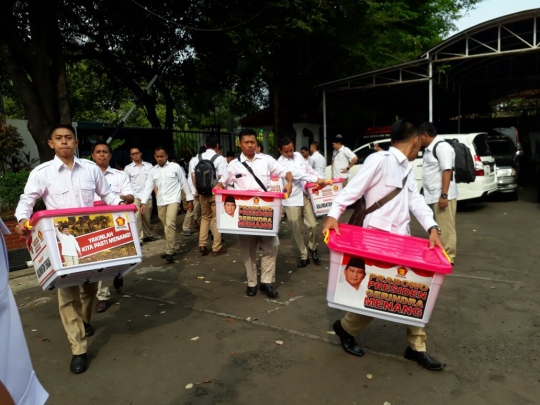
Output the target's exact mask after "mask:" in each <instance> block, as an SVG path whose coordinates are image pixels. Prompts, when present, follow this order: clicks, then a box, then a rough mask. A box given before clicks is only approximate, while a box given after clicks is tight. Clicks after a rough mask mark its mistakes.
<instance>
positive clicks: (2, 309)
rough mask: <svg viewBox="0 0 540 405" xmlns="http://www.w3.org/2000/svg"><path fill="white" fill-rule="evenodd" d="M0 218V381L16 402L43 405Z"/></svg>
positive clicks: (6, 232)
mask: <svg viewBox="0 0 540 405" xmlns="http://www.w3.org/2000/svg"><path fill="white" fill-rule="evenodd" d="M9 233H10V232H9V230H8V228H7V227H6V226H5V225H4V222H2V219H0V381H2V384H4V386H5V387H6V389H7V390H8V392H9V394H10V396H11V398H12V399H13V402H14V403H15V404H17V405H43V404H44V403H45V401H47V397H48V396H49V395H48V394H47V392H46V391H45V390H44V389H43V387H42V386H41V384H40V383H39V381H38V379H37V377H36V373H35V372H34V368H33V367H32V361H31V360H30V354H29V352H28V346H27V345H26V340H25V337H24V332H23V328H22V323H21V318H20V316H19V307H18V306H17V303H16V302H15V299H14V298H13V293H12V292H11V289H10V288H9V279H8V274H9V263H8V252H7V248H6V242H5V240H4V236H3V235H9Z"/></svg>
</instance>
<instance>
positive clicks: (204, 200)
mask: <svg viewBox="0 0 540 405" xmlns="http://www.w3.org/2000/svg"><path fill="white" fill-rule="evenodd" d="M199 200H200V204H201V229H200V231H199V246H206V242H207V241H208V229H209V228H210V227H212V234H213V235H214V243H213V244H212V250H213V251H214V252H217V251H218V250H221V248H222V244H221V234H220V233H219V232H218V230H217V225H216V220H215V218H216V198H215V196H213V195H200V196H199Z"/></svg>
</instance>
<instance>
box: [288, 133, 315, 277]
mask: <svg viewBox="0 0 540 405" xmlns="http://www.w3.org/2000/svg"><path fill="white" fill-rule="evenodd" d="M279 152H280V153H281V156H280V157H279V159H278V163H279V164H281V165H282V166H283V167H285V168H286V169H287V170H288V171H290V172H291V174H292V177H293V183H292V193H291V195H289V198H286V199H284V200H283V202H282V204H283V209H284V210H285V213H286V214H287V220H288V221H289V224H290V225H291V229H292V233H293V236H294V240H295V241H296V245H297V246H298V249H299V250H300V261H299V262H298V267H306V266H307V265H308V264H309V257H308V249H309V253H310V254H311V257H312V259H313V262H314V263H315V264H321V258H320V256H319V253H318V252H317V232H316V228H317V220H316V219H315V213H314V212H313V207H312V206H311V201H310V200H309V197H308V196H307V195H306V192H305V190H306V188H305V186H306V183H317V184H318V185H319V186H321V187H322V186H324V184H325V181H324V179H323V178H320V177H319V176H318V175H317V172H316V171H315V170H313V169H312V168H311V167H310V166H309V165H308V164H307V163H306V161H305V160H304V158H303V157H302V156H301V155H300V153H298V152H295V151H294V144H293V142H292V140H291V139H290V138H287V137H284V138H281V142H280V148H279ZM304 223H305V224H306V226H307V227H308V231H309V242H308V243H309V244H308V248H306V244H305V243H304V234H303V233H302V225H303V224H304Z"/></svg>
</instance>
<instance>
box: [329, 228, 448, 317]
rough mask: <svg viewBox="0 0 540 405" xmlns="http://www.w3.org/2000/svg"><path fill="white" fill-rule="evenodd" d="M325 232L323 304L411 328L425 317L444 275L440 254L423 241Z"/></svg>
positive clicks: (445, 263) (360, 230) (383, 234)
mask: <svg viewBox="0 0 540 405" xmlns="http://www.w3.org/2000/svg"><path fill="white" fill-rule="evenodd" d="M339 230H340V235H337V234H336V233H335V232H334V231H332V232H331V233H330V238H329V241H328V247H329V248H330V272H329V276H328V291H327V297H326V298H327V301H328V305H329V306H330V307H333V308H339V309H342V310H344V311H349V312H355V313H359V314H362V315H368V316H372V317H374V318H381V319H385V320H388V321H393V322H399V323H404V324H407V325H414V326H421V327H422V326H425V325H426V324H427V323H428V322H429V319H430V317H431V313H432V312H433V307H434V306H435V302H436V301H437V296H438V294H439V290H440V288H441V285H442V283H443V281H444V276H445V275H446V274H450V273H451V272H452V265H451V264H450V261H449V259H448V258H447V257H445V253H444V252H443V251H442V250H441V249H439V248H438V247H435V248H434V249H429V247H428V241H427V240H426V239H420V238H414V237H410V236H402V235H396V234H391V233H388V232H383V231H379V230H374V229H365V228H361V227H358V226H352V225H344V224H340V225H339Z"/></svg>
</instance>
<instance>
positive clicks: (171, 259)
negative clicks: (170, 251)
mask: <svg viewBox="0 0 540 405" xmlns="http://www.w3.org/2000/svg"><path fill="white" fill-rule="evenodd" d="M165 260H167V262H168V263H173V262H174V257H173V255H165Z"/></svg>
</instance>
